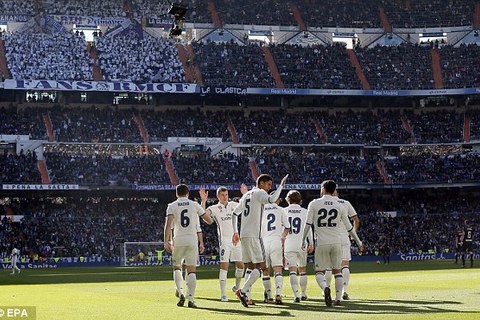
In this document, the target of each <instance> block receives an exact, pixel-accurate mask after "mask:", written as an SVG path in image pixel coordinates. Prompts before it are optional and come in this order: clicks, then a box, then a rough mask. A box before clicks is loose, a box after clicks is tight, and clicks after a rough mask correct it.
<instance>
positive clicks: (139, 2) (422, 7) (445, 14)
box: [0, 0, 478, 28]
mask: <svg viewBox="0 0 480 320" xmlns="http://www.w3.org/2000/svg"><path fill="white" fill-rule="evenodd" d="M178 3H180V4H183V5H185V6H186V7H187V8H188V13H187V18H188V21H192V22H200V23H211V22H212V20H211V15H210V12H209V11H208V10H207V8H208V1H206V0H195V1H187V2H186V1H179V2H178ZM293 3H294V4H296V5H297V6H298V8H299V11H300V14H301V16H302V18H303V20H304V21H305V23H306V25H307V26H308V27H353V28H379V27H381V26H382V25H381V23H380V15H379V10H380V8H383V9H384V10H385V13H386V16H387V18H388V20H389V21H390V23H391V24H392V26H393V27H395V28H413V27H417V28H420V27H422V28H425V27H427V28H428V27H445V26H469V25H471V24H472V20H473V14H472V13H473V12H475V10H474V8H475V4H477V3H478V1H477V0H462V1H456V0H433V1H430V0H420V1H403V2H402V1H396V0H369V1H358V0H322V1H320V0H298V1H295V2H289V1H286V2H285V1H274V0H267V1H263V2H262V7H263V8H264V10H259V6H258V2H255V1H253V0H247V1H243V2H241V3H239V2H235V1H231V0H215V1H214V4H215V7H216V10H217V12H218V13H219V16H220V19H221V20H222V22H223V23H225V24H243V25H270V26H278V25H280V26H295V25H297V22H296V20H295V18H294V15H293V12H292V9H291V5H292V4H293ZM169 5H170V2H168V1H165V0H160V1H155V0H129V1H119V0H106V1H102V2H96V1H94V0H63V1H51V0H49V1H42V4H41V7H39V9H41V10H44V11H45V12H46V13H47V14H51V15H72V16H85V17H134V18H141V17H148V18H162V17H164V15H165V14H166V13H167V12H168V8H169ZM0 9H1V11H2V12H5V13H7V14H26V15H34V14H35V13H36V12H37V10H36V8H35V1H33V0H21V1H14V0H3V1H0Z"/></svg>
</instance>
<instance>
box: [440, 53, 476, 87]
mask: <svg viewBox="0 0 480 320" xmlns="http://www.w3.org/2000/svg"><path fill="white" fill-rule="evenodd" d="M440 56H441V59H442V60H441V65H442V75H443V83H444V85H445V88H449V89H455V88H478V87H479V86H480V76H479V74H480V47H479V46H478V45H477V44H469V45H465V44H462V45H460V46H459V47H456V48H454V47H452V46H443V47H442V48H441V49H440Z"/></svg>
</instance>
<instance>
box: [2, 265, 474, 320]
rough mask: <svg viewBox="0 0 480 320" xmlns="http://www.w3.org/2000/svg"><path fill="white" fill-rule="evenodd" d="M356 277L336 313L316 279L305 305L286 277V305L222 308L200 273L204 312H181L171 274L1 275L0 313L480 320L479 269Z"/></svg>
mask: <svg viewBox="0 0 480 320" xmlns="http://www.w3.org/2000/svg"><path fill="white" fill-rule="evenodd" d="M351 270H352V276H351V280H350V290H349V291H350V292H349V293H350V296H351V298H352V300H350V301H345V302H343V305H342V306H339V307H331V308H327V307H326V306H325V304H324V302H323V298H322V295H321V292H320V289H319V287H318V286H317V284H316V282H315V279H314V277H313V275H310V276H309V279H308V281H309V283H308V289H307V293H308V296H309V300H308V301H306V302H302V303H301V304H293V303H292V292H291V289H290V284H289V280H288V277H287V276H285V277H284V295H285V296H284V302H285V304H284V305H283V306H275V305H266V304H263V303H257V304H256V305H255V306H252V307H250V308H244V307H243V306H242V305H241V304H240V302H239V301H238V300H237V299H236V298H235V296H234V294H233V292H231V290H230V291H229V299H230V301H229V302H220V301H219V298H220V294H219V289H218V280H217V275H218V267H217V266H205V267H201V268H199V269H198V273H197V278H198V282H197V292H196V302H197V305H198V307H199V308H198V309H189V308H187V307H183V308H179V307H177V306H176V301H177V298H175V296H174V283H173V280H172V271H171V268H170V267H145V268H139V267H136V268H127V267H119V268H63V269H28V270H27V269H24V270H22V272H21V274H20V275H15V276H12V275H10V274H9V272H10V270H1V272H0V306H36V314H37V319H142V320H146V319H168V320H177V319H178V320H183V319H191V320H194V319H195V320H196V319H208V320H216V319H219V320H220V319H221V320H225V319H247V318H248V319H299V320H306V319H373V318H376V319H480V269H479V268H468V267H467V268H465V269H462V268H459V266H458V265H455V264H454V263H453V262H452V261H422V262H419V261H415V262H393V263H392V264H390V265H383V264H379V265H377V264H375V263H372V262H362V263H359V262H353V263H352V266H351ZM232 274H233V272H232V270H231V272H230V273H229V276H230V277H231V276H232ZM310 274H312V273H310ZM285 275H286V274H285ZM232 285H233V279H231V278H229V282H228V288H231V286H232ZM262 292H263V288H262V285H261V282H260V281H257V283H256V284H255V286H254V294H253V298H254V299H256V300H257V301H258V302H260V299H261V298H262V297H263V295H262Z"/></svg>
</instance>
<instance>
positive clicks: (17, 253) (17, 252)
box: [12, 248, 20, 257]
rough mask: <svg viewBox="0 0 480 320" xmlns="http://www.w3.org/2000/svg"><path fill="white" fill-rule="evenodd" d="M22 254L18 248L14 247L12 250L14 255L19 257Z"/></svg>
mask: <svg viewBox="0 0 480 320" xmlns="http://www.w3.org/2000/svg"><path fill="white" fill-rule="evenodd" d="M19 254H20V250H18V249H17V248H13V250H12V256H14V257H17V256H18V255H19Z"/></svg>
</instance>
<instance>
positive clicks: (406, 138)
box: [318, 110, 411, 145]
mask: <svg viewBox="0 0 480 320" xmlns="http://www.w3.org/2000/svg"><path fill="white" fill-rule="evenodd" d="M318 119H319V122H320V125H321V127H322V129H323V131H324V134H325V136H326V141H327V142H328V143H331V144H352V143H357V144H366V145H378V144H392V143H401V144H408V143H410V139H411V137H410V134H409V133H408V132H407V131H406V130H405V129H404V128H403V126H402V114H401V112H400V111H398V110H378V112H376V113H373V112H372V111H355V112H354V111H352V110H347V111H345V112H335V114H327V113H325V112H322V113H320V114H319V115H318Z"/></svg>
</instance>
